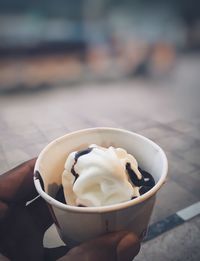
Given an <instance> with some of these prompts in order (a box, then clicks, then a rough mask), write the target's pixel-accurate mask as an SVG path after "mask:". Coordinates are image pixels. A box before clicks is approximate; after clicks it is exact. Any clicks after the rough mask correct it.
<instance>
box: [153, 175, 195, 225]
mask: <svg viewBox="0 0 200 261" xmlns="http://www.w3.org/2000/svg"><path fill="white" fill-rule="evenodd" d="M198 200H199V199H198V197H196V196H194V195H193V193H190V192H188V191H187V190H186V189H184V188H183V187H182V186H180V185H179V184H178V183H176V182H175V181H173V180H168V181H167V182H166V184H164V186H163V187H162V188H161V189H160V191H159V192H158V195H157V200H156V205H155V209H154V213H153V215H152V219H151V223H154V222H156V221H158V220H161V219H163V218H165V217H167V216H170V215H171V214H173V213H175V212H177V211H178V210H180V209H183V208H185V207H188V206H190V205H191V204H193V203H196V202H197V201H198Z"/></svg>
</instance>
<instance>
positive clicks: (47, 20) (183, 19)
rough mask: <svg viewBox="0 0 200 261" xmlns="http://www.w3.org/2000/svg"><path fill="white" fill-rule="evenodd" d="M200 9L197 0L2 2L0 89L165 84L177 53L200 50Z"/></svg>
mask: <svg viewBox="0 0 200 261" xmlns="http://www.w3.org/2000/svg"><path fill="white" fill-rule="evenodd" d="M199 10H200V9H199V8H198V6H197V3H195V1H193V0H192V1H190V2H188V1H181V0H179V1H172V0H170V1H167V2H166V1H163V0H154V1H151V4H150V3H149V1H146V0H140V1H138V0H132V1H127V0H126V1H123V2H122V1H118V0H117V1H111V0H104V1H102V0H97V1H91V0H85V1H80V0H79V1H66V0H58V1H47V0H45V1H42V2H41V1H38V0H35V1H25V0H18V1H12V0H9V1H5V0H0V88H1V89H2V88H13V87H16V86H18V87H22V86H25V88H27V86H29V87H36V86H37V87H38V86H41V85H49V84H50V85H51V84H52V83H55V82H56V83H59V82H61V83H63V82H66V83H67V82H70V83H71V82H79V81H80V80H88V79H93V80H94V79H97V80H98V79H102V78H103V79H109V80H111V79H118V78H119V77H135V76H138V75H139V76H142V77H143V76H145V77H150V76H154V77H160V76H162V75H165V74H166V73H169V72H170V70H171V68H173V66H174V61H175V59H176V55H177V52H182V51H188V50H199V48H200V14H199ZM41 66H42V70H41Z"/></svg>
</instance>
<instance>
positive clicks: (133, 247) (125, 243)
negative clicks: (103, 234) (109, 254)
mask: <svg viewBox="0 0 200 261" xmlns="http://www.w3.org/2000/svg"><path fill="white" fill-rule="evenodd" d="M139 250H140V243H139V240H138V238H137V237H136V236H135V235H134V234H132V233H129V234H127V235H125V236H124V237H123V238H122V239H121V241H120V242H119V244H118V246H117V260H118V261H131V260H133V258H134V257H135V256H136V255H137V254H138V253H139Z"/></svg>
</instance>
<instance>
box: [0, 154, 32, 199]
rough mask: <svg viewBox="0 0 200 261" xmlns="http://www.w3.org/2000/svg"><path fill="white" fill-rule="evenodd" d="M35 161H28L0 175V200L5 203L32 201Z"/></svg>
mask: <svg viewBox="0 0 200 261" xmlns="http://www.w3.org/2000/svg"><path fill="white" fill-rule="evenodd" d="M35 161H36V159H32V160H29V161H27V162H25V163H23V164H21V165H19V166H17V167H16V168H14V169H12V170H10V171H8V172H6V173H4V174H3V175H0V200H1V201H4V202H7V203H15V202H19V201H21V202H22V201H23V202H26V201H28V200H31V199H33V198H34V197H35V196H36V195H37V192H36V189H35V186H34V183H33V170H34V165H35Z"/></svg>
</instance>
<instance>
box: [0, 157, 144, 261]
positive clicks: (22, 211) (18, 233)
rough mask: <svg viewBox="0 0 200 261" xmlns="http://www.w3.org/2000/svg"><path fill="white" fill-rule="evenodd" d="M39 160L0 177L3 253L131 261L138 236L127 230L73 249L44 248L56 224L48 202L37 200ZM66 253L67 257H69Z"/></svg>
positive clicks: (21, 257)
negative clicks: (35, 178)
mask: <svg viewBox="0 0 200 261" xmlns="http://www.w3.org/2000/svg"><path fill="white" fill-rule="evenodd" d="M35 161H36V159H32V160H29V161H27V162H25V163H23V164H21V165H20V166H18V167H16V168H14V169H12V170H10V171H8V172H6V173H5V174H3V175H0V252H1V253H3V254H4V255H5V256H7V257H8V258H10V259H12V260H20V261H22V260H29V261H31V260H37V261H40V260H56V259H57V258H59V257H60V256H63V255H64V254H65V255H64V256H63V257H62V258H60V259H59V260H60V261H61V260H62V261H64V260H66V261H71V260H83V261H84V260H88V261H93V260H96V261H98V260H125V261H126V260H132V259H133V258H134V257H135V256H136V255H137V254H138V252H139V249H140V243H139V240H138V239H137V237H136V236H135V235H133V234H132V233H128V232H125V231H122V232H118V233H110V234H107V235H105V236H102V237H99V238H97V239H93V240H90V241H88V242H85V243H83V244H81V245H79V246H77V247H75V248H73V249H71V250H69V249H68V248H67V247H60V248H56V249H45V248H44V247H43V237H44V232H45V231H46V229H47V228H48V227H49V226H50V225H51V224H53V220H52V218H51V215H50V213H49V210H48V208H47V205H46V203H45V202H44V201H43V199H42V198H41V197H38V198H37V199H36V200H34V201H33V202H32V203H30V204H29V205H26V203H27V201H30V200H32V199H33V198H35V197H37V196H38V194H37V192H36V190H35V186H34V183H33V169H34V165H35ZM66 253H67V254H66Z"/></svg>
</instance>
